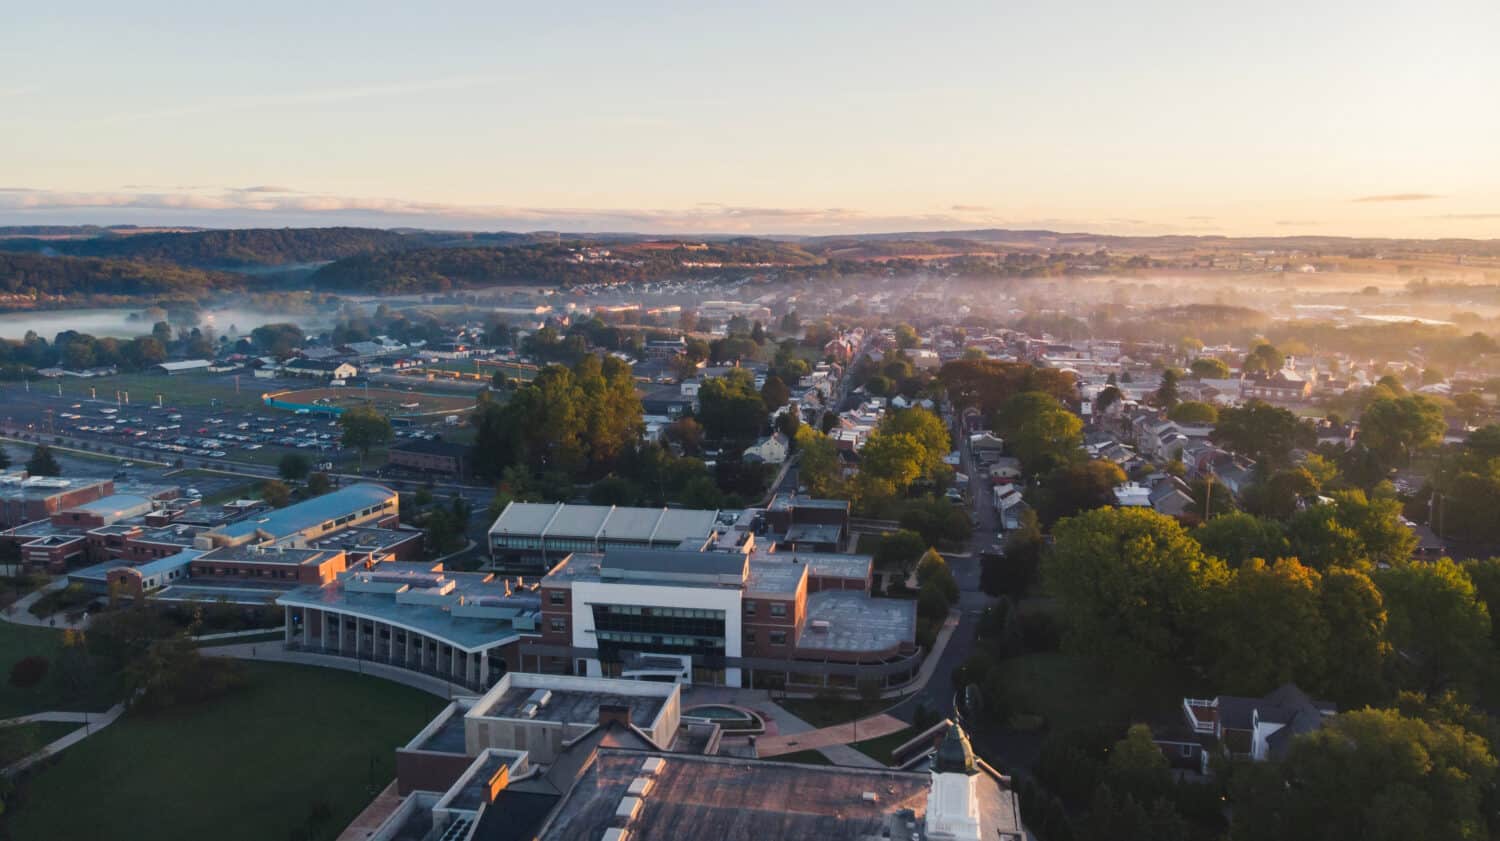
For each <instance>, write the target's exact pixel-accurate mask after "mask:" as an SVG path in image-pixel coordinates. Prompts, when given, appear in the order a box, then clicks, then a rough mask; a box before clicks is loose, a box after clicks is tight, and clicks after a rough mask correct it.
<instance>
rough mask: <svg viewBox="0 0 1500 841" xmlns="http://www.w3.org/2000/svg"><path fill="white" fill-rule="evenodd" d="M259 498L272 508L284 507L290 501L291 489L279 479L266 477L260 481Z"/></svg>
mask: <svg viewBox="0 0 1500 841" xmlns="http://www.w3.org/2000/svg"><path fill="white" fill-rule="evenodd" d="M260 498H261V499H263V500H265V503H266V504H267V505H269V506H271V507H272V508H285V507H287V505H289V504H290V503H291V501H292V489H291V488H289V487H287V484H286V483H285V482H282V481H280V480H279V479H267V480H265V481H264V482H261V483H260Z"/></svg>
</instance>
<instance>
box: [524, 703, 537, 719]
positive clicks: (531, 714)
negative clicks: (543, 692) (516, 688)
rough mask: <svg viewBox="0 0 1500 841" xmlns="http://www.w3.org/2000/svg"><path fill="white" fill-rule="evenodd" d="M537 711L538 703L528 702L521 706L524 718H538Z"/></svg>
mask: <svg viewBox="0 0 1500 841" xmlns="http://www.w3.org/2000/svg"><path fill="white" fill-rule="evenodd" d="M536 711H537V705H536V704H527V705H526V706H524V707H522V708H521V717H522V718H536Z"/></svg>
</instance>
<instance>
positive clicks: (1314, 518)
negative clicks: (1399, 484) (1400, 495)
mask: <svg viewBox="0 0 1500 841" xmlns="http://www.w3.org/2000/svg"><path fill="white" fill-rule="evenodd" d="M1330 496H1331V497H1332V499H1333V503H1332V504H1331V505H1313V506H1310V507H1308V508H1306V509H1303V510H1302V511H1299V512H1297V513H1296V514H1295V515H1293V516H1292V518H1291V520H1290V521H1289V522H1288V524H1287V538H1288V539H1289V540H1290V541H1291V544H1292V551H1293V553H1294V554H1296V555H1297V557H1299V558H1301V559H1302V560H1303V562H1305V563H1307V564H1308V565H1310V566H1312V567H1314V568H1317V569H1326V568H1328V567H1330V566H1366V565H1368V564H1371V563H1374V564H1377V565H1382V564H1383V565H1388V566H1391V565H1398V564H1404V563H1405V562H1406V561H1407V560H1408V559H1409V558H1411V553H1412V550H1414V549H1416V548H1417V537H1416V535H1414V534H1412V531H1411V529H1409V528H1407V527H1406V524H1405V523H1404V522H1402V519H1401V503H1400V501H1398V500H1395V499H1388V498H1375V499H1370V498H1368V497H1366V496H1365V494H1364V491H1358V490H1352V491H1334V492H1333V493H1331V494H1330Z"/></svg>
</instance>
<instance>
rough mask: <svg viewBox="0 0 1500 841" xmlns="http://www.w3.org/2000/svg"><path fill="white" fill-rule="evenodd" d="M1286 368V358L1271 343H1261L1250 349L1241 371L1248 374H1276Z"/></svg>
mask: <svg viewBox="0 0 1500 841" xmlns="http://www.w3.org/2000/svg"><path fill="white" fill-rule="evenodd" d="M1285 367H1286V357H1285V356H1282V355H1281V351H1279V350H1277V349H1276V348H1275V347H1273V346H1272V345H1271V344H1270V343H1269V342H1261V343H1260V344H1257V345H1255V346H1254V347H1252V348H1250V352H1249V353H1247V354H1245V361H1244V362H1243V363H1241V365H1240V370H1241V371H1242V372H1244V373H1246V374H1274V373H1276V372H1277V371H1280V370H1281V369H1282V368H1285Z"/></svg>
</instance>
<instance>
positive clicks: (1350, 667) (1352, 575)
mask: <svg viewBox="0 0 1500 841" xmlns="http://www.w3.org/2000/svg"><path fill="white" fill-rule="evenodd" d="M1319 599H1320V603H1321V604H1320V608H1319V610H1320V611H1321V612H1322V614H1323V619H1324V621H1325V622H1326V623H1327V624H1328V642H1327V646H1326V653H1327V657H1328V661H1327V663H1326V664H1325V665H1324V666H1323V684H1322V686H1321V687H1317V688H1319V689H1321V692H1320V695H1321V696H1322V697H1325V698H1329V699H1331V700H1333V701H1334V702H1336V703H1337V704H1338V705H1339V707H1340V708H1341V709H1356V708H1358V707H1360V706H1363V705H1366V704H1372V703H1376V702H1377V701H1379V700H1380V699H1381V698H1382V697H1383V696H1384V695H1385V677H1384V666H1385V662H1386V657H1387V656H1389V654H1390V652H1391V645H1390V643H1389V642H1387V641H1386V621H1387V616H1386V611H1385V599H1384V597H1382V596H1381V595H1380V590H1379V589H1378V588H1377V587H1376V586H1375V582H1373V581H1371V580H1370V577H1369V576H1368V575H1366V574H1365V573H1363V572H1361V571H1360V570H1357V569H1347V568H1343V567H1332V568H1330V569H1328V570H1326V571H1325V572H1324V573H1323V584H1322V588H1321V590H1320V592H1319Z"/></svg>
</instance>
